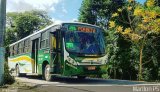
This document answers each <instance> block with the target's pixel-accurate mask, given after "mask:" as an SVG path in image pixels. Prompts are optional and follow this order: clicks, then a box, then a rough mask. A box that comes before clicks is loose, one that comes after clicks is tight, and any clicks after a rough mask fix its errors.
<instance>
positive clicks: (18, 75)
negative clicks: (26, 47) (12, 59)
mask: <svg viewBox="0 0 160 92" xmlns="http://www.w3.org/2000/svg"><path fill="white" fill-rule="evenodd" d="M15 70H16V74H15V76H16V77H20V73H19V66H18V65H16V68H15Z"/></svg>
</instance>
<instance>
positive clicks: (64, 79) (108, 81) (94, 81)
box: [25, 76, 145, 85]
mask: <svg viewBox="0 0 160 92" xmlns="http://www.w3.org/2000/svg"><path fill="white" fill-rule="evenodd" d="M25 78H29V79H35V80H43V79H42V78H41V77H39V76H27V77H25ZM51 82H60V83H66V84H89V85H94V84H96V85H136V84H145V82H138V81H129V80H116V79H97V78H86V79H84V80H80V79H77V78H68V77H55V78H53V79H52V81H51Z"/></svg>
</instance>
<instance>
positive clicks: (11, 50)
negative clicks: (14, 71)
mask: <svg viewBox="0 0 160 92" xmlns="http://www.w3.org/2000/svg"><path fill="white" fill-rule="evenodd" d="M9 52H10V56H13V46H11V47H10V51H9Z"/></svg>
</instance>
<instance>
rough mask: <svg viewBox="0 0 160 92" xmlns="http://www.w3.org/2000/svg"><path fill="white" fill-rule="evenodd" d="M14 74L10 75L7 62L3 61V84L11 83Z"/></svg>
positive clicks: (13, 80)
mask: <svg viewBox="0 0 160 92" xmlns="http://www.w3.org/2000/svg"><path fill="white" fill-rule="evenodd" d="M14 82H15V79H14V76H11V74H10V71H9V67H8V64H7V62H5V63H4V84H13V83H14Z"/></svg>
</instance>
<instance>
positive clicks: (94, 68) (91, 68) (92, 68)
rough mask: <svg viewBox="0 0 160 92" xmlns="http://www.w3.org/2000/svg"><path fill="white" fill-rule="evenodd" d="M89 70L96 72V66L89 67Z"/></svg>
mask: <svg viewBox="0 0 160 92" xmlns="http://www.w3.org/2000/svg"><path fill="white" fill-rule="evenodd" d="M88 70H96V67H95V66H90V67H88Z"/></svg>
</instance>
